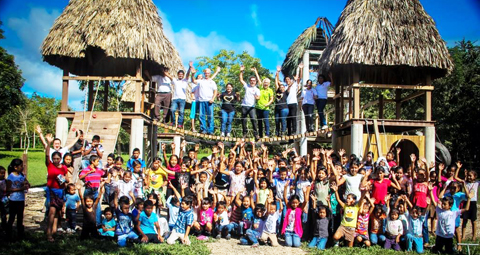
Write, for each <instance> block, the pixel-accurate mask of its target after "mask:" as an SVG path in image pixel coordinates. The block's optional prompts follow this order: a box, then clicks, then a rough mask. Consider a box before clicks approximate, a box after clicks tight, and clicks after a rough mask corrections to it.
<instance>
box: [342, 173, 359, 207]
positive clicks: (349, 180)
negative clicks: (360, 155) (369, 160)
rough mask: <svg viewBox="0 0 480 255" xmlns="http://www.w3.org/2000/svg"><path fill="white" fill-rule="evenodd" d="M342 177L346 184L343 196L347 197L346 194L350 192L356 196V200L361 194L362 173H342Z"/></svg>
mask: <svg viewBox="0 0 480 255" xmlns="http://www.w3.org/2000/svg"><path fill="white" fill-rule="evenodd" d="M343 178H345V185H347V186H346V190H345V195H344V198H345V199H347V195H348V194H350V193H352V194H355V196H357V202H358V200H359V199H360V196H361V192H360V183H362V178H363V175H361V174H357V175H355V176H351V175H350V174H347V175H344V176H343Z"/></svg>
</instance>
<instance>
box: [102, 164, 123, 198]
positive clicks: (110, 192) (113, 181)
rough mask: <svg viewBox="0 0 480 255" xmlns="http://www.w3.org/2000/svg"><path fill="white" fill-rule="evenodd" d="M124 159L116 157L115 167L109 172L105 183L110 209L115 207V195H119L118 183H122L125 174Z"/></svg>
mask: <svg viewBox="0 0 480 255" xmlns="http://www.w3.org/2000/svg"><path fill="white" fill-rule="evenodd" d="M122 165H123V159H122V157H116V158H115V159H114V160H113V165H112V167H110V169H109V170H108V175H107V180H106V182H105V197H106V199H107V203H108V205H109V206H110V207H114V200H115V193H117V188H118V183H119V182H120V181H121V180H120V179H121V177H122V174H123V173H124V172H125V171H124V170H123V169H122Z"/></svg>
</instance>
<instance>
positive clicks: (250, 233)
mask: <svg viewBox="0 0 480 255" xmlns="http://www.w3.org/2000/svg"><path fill="white" fill-rule="evenodd" d="M258 238H260V235H259V234H258V232H257V231H255V230H253V229H247V236H246V237H242V238H240V244H243V245H248V244H257V243H258Z"/></svg>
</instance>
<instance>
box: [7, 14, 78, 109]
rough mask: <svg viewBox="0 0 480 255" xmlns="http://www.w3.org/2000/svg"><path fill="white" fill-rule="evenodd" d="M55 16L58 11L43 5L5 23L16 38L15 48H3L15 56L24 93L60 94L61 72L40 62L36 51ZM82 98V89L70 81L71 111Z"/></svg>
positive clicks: (38, 52) (40, 59)
mask: <svg viewBox="0 0 480 255" xmlns="http://www.w3.org/2000/svg"><path fill="white" fill-rule="evenodd" d="M59 15H60V12H59V11H58V10H51V11H50V12H49V11H47V10H46V9H44V8H31V9H30V13H29V15H28V17H26V18H10V19H8V21H7V26H8V27H9V28H10V29H12V31H14V32H15V33H16V35H17V36H18V38H19V40H20V42H18V43H16V44H15V45H19V46H18V47H7V50H8V51H9V53H10V54H12V55H14V56H15V62H16V63H17V65H18V66H19V67H20V69H21V70H22V76H23V77H24V78H25V80H26V82H25V85H24V90H26V91H28V94H31V93H33V92H37V93H38V94H40V95H43V96H50V97H55V98H61V96H62V75H63V73H62V71H61V70H60V69H58V68H56V67H53V66H50V65H49V64H47V63H46V62H43V60H42V56H41V53H40V47H41V45H42V42H43V40H44V39H45V37H46V36H47V34H48V32H49V30H50V27H51V26H52V25H53V22H54V21H55V19H56V18H57V17H58V16H59ZM8 39H9V38H7V40H8ZM20 47H21V48H20ZM82 100H84V92H83V91H80V89H79V88H78V85H77V83H76V82H70V86H69V105H70V106H71V107H72V108H74V109H75V110H82V109H83V105H82V104H81V101H82Z"/></svg>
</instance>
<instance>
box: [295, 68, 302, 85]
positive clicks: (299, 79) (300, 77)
mask: <svg viewBox="0 0 480 255" xmlns="http://www.w3.org/2000/svg"><path fill="white" fill-rule="evenodd" d="M298 69H299V74H298V75H297V76H296V77H295V78H296V79H295V81H296V82H297V84H298V88H299V89H301V88H302V87H303V86H302V84H301V82H302V75H303V63H300V64H299V65H298Z"/></svg>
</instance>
